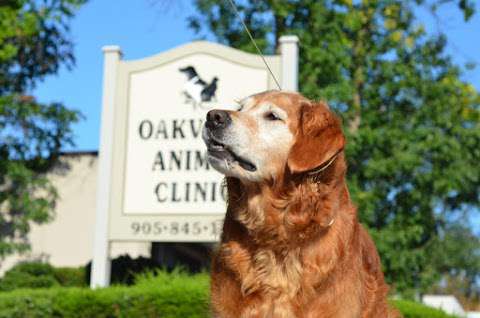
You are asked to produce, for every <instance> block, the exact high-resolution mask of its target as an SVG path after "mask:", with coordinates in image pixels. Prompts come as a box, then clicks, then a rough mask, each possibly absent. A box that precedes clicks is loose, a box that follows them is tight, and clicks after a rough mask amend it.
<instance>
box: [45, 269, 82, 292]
mask: <svg viewBox="0 0 480 318" xmlns="http://www.w3.org/2000/svg"><path fill="white" fill-rule="evenodd" d="M53 271H54V277H55V280H56V281H57V282H58V283H59V284H60V285H61V286H65V287H83V286H87V283H86V273H85V268H84V267H57V268H54V269H53Z"/></svg>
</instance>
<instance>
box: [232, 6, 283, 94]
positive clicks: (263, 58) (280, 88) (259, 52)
mask: <svg viewBox="0 0 480 318" xmlns="http://www.w3.org/2000/svg"><path fill="white" fill-rule="evenodd" d="M228 1H229V2H230V4H231V6H232V8H233V10H234V11H235V14H236V15H237V17H238V19H239V20H240V22H242V24H243V27H244V28H245V31H247V34H248V36H249V37H250V40H251V41H252V43H253V45H254V46H255V48H256V49H257V51H258V54H260V57H261V58H262V60H263V63H265V66H266V67H267V69H268V71H269V72H270V75H272V77H273V80H274V81H275V84H277V86H278V89H279V90H282V87H281V86H280V84H279V83H278V81H277V78H276V77H275V75H273V72H272V70H271V69H270V66H268V63H267V60H266V59H265V57H264V56H263V54H262V51H260V48H259V47H258V46H257V43H256V42H255V40H254V39H253V36H252V34H251V33H250V30H248V27H247V25H246V24H245V21H243V19H242V16H241V15H240V12H238V9H237V6H236V5H235V3H234V2H233V0H228Z"/></svg>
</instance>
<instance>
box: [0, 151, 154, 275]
mask: <svg viewBox="0 0 480 318" xmlns="http://www.w3.org/2000/svg"><path fill="white" fill-rule="evenodd" d="M97 164H98V160H97V154H96V152H84V153H70V154H65V155H63V156H62V157H61V159H60V164H59V165H58V166H57V167H56V168H55V169H54V171H52V172H51V173H50V174H49V178H50V180H51V181H52V182H53V184H54V186H55V187H56V189H57V191H58V194H59V198H58V200H57V206H56V208H55V217H54V220H53V221H52V222H50V223H47V224H44V225H36V224H33V225H32V227H31V231H30V234H29V239H30V242H31V252H29V253H28V254H25V255H13V256H9V257H7V258H6V259H5V260H4V261H2V262H1V263H0V275H3V273H4V272H5V271H6V270H8V269H9V268H11V267H12V266H13V265H14V264H16V263H17V262H18V261H21V260H36V259H41V260H45V261H48V262H49V263H51V264H52V265H54V266H82V265H85V264H86V263H88V262H89V261H90V260H91V259H92V256H93V233H94V225H95V223H94V222H95V204H96V193H97ZM126 253H128V254H129V255H130V256H131V257H137V256H139V255H143V256H149V254H150V243H143V242H140V243H138V242H137V243H135V242H114V243H112V244H111V249H110V255H111V257H112V258H113V257H116V256H118V255H122V254H126Z"/></svg>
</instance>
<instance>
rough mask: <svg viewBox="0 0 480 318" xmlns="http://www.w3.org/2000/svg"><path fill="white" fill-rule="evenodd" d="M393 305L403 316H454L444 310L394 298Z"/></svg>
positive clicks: (430, 317) (416, 317)
mask: <svg viewBox="0 0 480 318" xmlns="http://www.w3.org/2000/svg"><path fill="white" fill-rule="evenodd" d="M392 303H393V305H394V306H395V307H397V308H398V310H400V312H401V313H402V315H403V317H404V318H455V316H451V315H447V314H446V313H445V312H443V311H441V310H438V309H434V308H431V307H427V306H424V305H421V304H419V303H415V302H413V301H407V300H394V301H392Z"/></svg>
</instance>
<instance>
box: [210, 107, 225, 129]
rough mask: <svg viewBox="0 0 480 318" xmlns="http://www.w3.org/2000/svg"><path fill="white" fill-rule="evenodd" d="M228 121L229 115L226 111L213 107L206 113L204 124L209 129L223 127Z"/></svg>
mask: <svg viewBox="0 0 480 318" xmlns="http://www.w3.org/2000/svg"><path fill="white" fill-rule="evenodd" d="M230 121H231V119H230V115H229V114H228V113H227V112H226V111H224V110H218V109H214V110H211V111H209V112H208V113H207V122H206V126H207V127H208V128H210V129H215V128H225V127H226V126H227V125H228V124H229V123H230Z"/></svg>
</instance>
